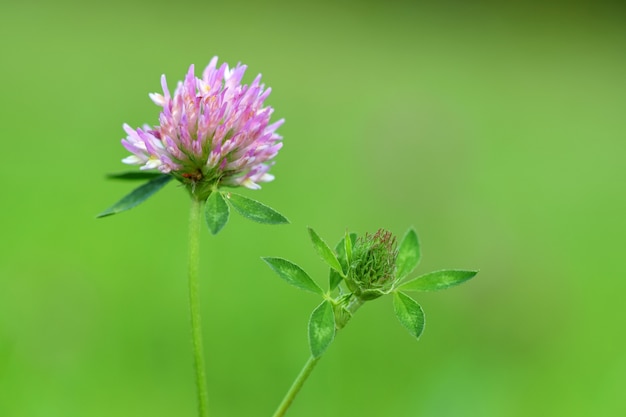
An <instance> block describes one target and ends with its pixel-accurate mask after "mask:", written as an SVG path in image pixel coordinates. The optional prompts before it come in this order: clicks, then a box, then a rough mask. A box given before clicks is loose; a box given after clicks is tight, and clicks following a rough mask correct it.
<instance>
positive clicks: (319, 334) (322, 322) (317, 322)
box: [309, 300, 335, 358]
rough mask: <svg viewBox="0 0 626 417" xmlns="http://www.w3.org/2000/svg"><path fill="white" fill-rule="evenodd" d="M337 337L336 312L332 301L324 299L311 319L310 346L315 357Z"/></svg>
mask: <svg viewBox="0 0 626 417" xmlns="http://www.w3.org/2000/svg"><path fill="white" fill-rule="evenodd" d="M334 338H335V312H334V309H333V306H332V304H331V302H330V301H328V300H324V301H323V302H322V304H320V305H319V306H318V307H317V308H316V309H315V310H313V313H311V318H310V319H309V347H310V348H311V354H312V355H313V357H314V358H318V357H320V356H321V355H322V354H323V353H324V352H325V351H326V349H328V346H330V344H331V343H332V341H333V339H334Z"/></svg>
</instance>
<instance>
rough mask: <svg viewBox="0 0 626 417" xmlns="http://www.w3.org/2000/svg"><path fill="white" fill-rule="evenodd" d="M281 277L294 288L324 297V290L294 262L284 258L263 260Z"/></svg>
mask: <svg viewBox="0 0 626 417" xmlns="http://www.w3.org/2000/svg"><path fill="white" fill-rule="evenodd" d="M263 260H264V261H265V263H267V264H268V265H269V266H270V268H272V269H273V270H274V272H276V273H277V274H278V276H279V277H281V278H282V279H284V280H285V281H287V282H288V283H289V284H291V285H293V286H294V287H298V288H300V289H302V290H305V291H310V292H313V293H315V294H320V295H322V294H323V293H324V292H323V291H322V289H321V288H320V287H319V286H318V285H317V284H316V283H315V281H313V280H312V279H311V277H310V276H309V274H307V273H306V272H304V270H303V269H302V268H300V267H299V266H298V265H296V264H294V263H293V262H289V261H288V260H286V259H283V258H263Z"/></svg>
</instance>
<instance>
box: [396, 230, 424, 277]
mask: <svg viewBox="0 0 626 417" xmlns="http://www.w3.org/2000/svg"><path fill="white" fill-rule="evenodd" d="M420 257H421V253H420V244H419V239H418V238H417V233H416V232H415V229H412V228H411V229H409V230H407V232H406V234H405V235H404V237H403V238H402V242H401V243H400V247H399V248H398V257H397V258H396V278H397V279H402V278H404V277H405V276H407V275H409V274H410V273H411V272H412V271H413V270H414V269H415V267H416V266H417V264H419V262H420Z"/></svg>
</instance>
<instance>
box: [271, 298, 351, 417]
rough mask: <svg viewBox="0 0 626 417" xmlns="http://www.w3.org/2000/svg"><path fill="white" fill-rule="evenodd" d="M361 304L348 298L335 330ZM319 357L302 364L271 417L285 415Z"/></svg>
mask: <svg viewBox="0 0 626 417" xmlns="http://www.w3.org/2000/svg"><path fill="white" fill-rule="evenodd" d="M362 305H363V300H361V299H360V298H358V297H354V298H352V300H350V303H349V304H348V305H347V306H346V307H345V312H346V314H345V315H342V317H341V318H340V319H339V320H338V321H337V322H336V323H335V326H336V329H337V330H336V331H339V330H341V329H343V327H344V326H345V325H346V324H347V323H348V321H349V320H350V319H351V318H352V315H353V314H354V313H355V312H356V311H357V310H358V309H359V307H361V306H362ZM321 358H322V357H321V356H318V357H317V358H314V357H313V356H311V357H310V358H309V360H307V362H306V363H305V364H304V367H303V368H302V370H301V371H300V373H299V374H298V376H297V377H296V379H295V381H293V384H291V388H289V391H287V394H286V395H285V398H283V401H282V402H281V403H280V405H279V406H278V409H277V410H276V412H275V413H274V416H273V417H283V416H284V415H285V413H286V412H287V409H288V408H289V406H290V405H291V403H292V402H293V400H294V398H296V395H298V392H300V388H302V385H304V382H305V381H306V380H307V378H308V377H309V375H310V374H311V372H313V368H315V365H317V362H319V360H320V359H321Z"/></svg>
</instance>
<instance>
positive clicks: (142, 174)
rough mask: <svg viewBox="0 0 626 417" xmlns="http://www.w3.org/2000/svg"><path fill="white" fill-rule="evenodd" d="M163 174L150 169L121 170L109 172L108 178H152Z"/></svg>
mask: <svg viewBox="0 0 626 417" xmlns="http://www.w3.org/2000/svg"><path fill="white" fill-rule="evenodd" d="M161 175H163V174H162V173H161V172H149V171H127V172H119V173H117V174H107V178H109V179H112V180H128V181H136V180H151V179H153V178H156V177H160V176H161Z"/></svg>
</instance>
